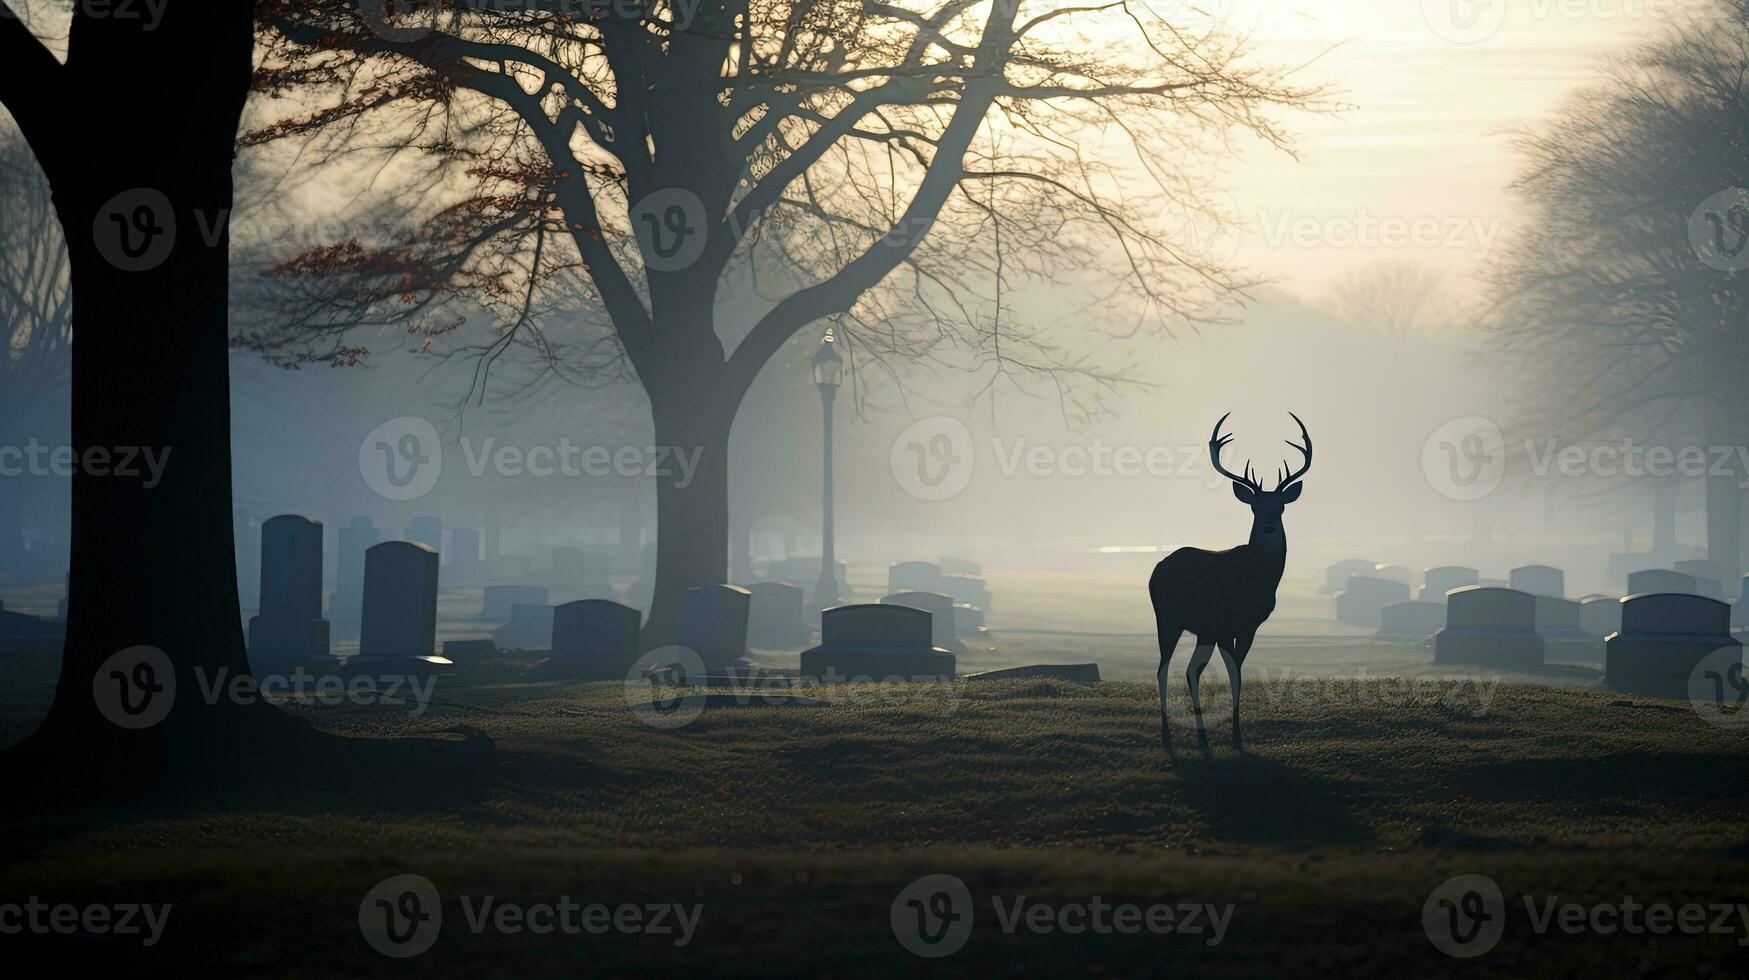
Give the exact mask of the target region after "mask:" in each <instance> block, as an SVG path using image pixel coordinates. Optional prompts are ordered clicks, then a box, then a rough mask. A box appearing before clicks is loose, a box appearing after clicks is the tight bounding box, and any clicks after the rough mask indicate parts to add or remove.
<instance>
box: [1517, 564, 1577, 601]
mask: <svg viewBox="0 0 1749 980" xmlns="http://www.w3.org/2000/svg"><path fill="white" fill-rule="evenodd" d="M1511 576H1512V577H1511V578H1510V579H1509V582H1510V587H1511V588H1512V589H1513V590H1515V591H1518V592H1529V593H1530V594H1531V595H1552V596H1554V597H1556V598H1562V597H1564V596H1566V594H1567V576H1566V573H1564V572H1562V571H1561V570H1560V569H1558V568H1555V567H1554V566H1552V565H1521V566H1519V567H1518V568H1514V569H1513V570H1512V572H1511Z"/></svg>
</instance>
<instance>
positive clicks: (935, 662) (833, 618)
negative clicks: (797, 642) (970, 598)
mask: <svg viewBox="0 0 1749 980" xmlns="http://www.w3.org/2000/svg"><path fill="white" fill-rule="evenodd" d="M930 618H931V617H930V615H929V614H928V613H926V612H924V611H923V610H921V609H913V608H911V607H910V606H891V605H881V604H862V605H851V606H837V607H835V608H832V609H828V610H826V611H825V612H823V613H821V615H820V625H821V642H820V645H819V646H817V647H813V648H811V649H808V650H804V651H803V652H802V667H801V676H802V677H804V678H809V679H814V680H819V681H885V680H906V681H936V680H952V679H953V677H954V656H953V654H952V653H949V652H948V651H947V650H944V649H941V648H939V647H936V646H935V645H934V644H933V643H931V637H932V636H933V629H934V628H933V626H932V625H931V623H930Z"/></svg>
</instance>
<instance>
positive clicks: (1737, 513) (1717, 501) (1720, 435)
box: [1706, 419, 1743, 598]
mask: <svg viewBox="0 0 1749 980" xmlns="http://www.w3.org/2000/svg"><path fill="white" fill-rule="evenodd" d="M1731 433H1732V427H1731V426H1730V425H1729V424H1728V422H1726V421H1725V420H1724V419H1715V420H1714V421H1713V424H1711V425H1709V426H1708V431H1707V438H1708V443H1709V445H1713V446H1729V445H1731V444H1733V443H1734V442H1735V441H1736V439H1735V438H1734V437H1733V436H1732V434H1731ZM1716 463H1717V461H1715V460H1713V459H1712V458H1710V456H1709V458H1708V460H1707V477H1706V556H1707V560H1708V561H1710V562H1712V563H1713V564H1714V565H1715V566H1716V567H1717V568H1718V570H1719V580H1720V581H1719V586H1720V588H1721V590H1722V591H1723V594H1724V595H1725V596H1726V597H1727V598H1729V597H1731V596H1733V595H1735V594H1736V591H1737V585H1738V579H1739V577H1740V576H1741V575H1742V574H1743V562H1742V555H1741V553H1740V552H1739V551H1738V550H1737V549H1738V545H1739V543H1740V541H1739V539H1740V537H1741V533H1740V531H1741V523H1742V518H1743V489H1742V486H1741V484H1742V481H1743V474H1742V473H1741V472H1740V471H1739V467H1738V462H1737V456H1736V454H1734V453H1733V454H1732V455H1731V456H1730V458H1729V459H1728V460H1725V461H1723V465H1716Z"/></svg>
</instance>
